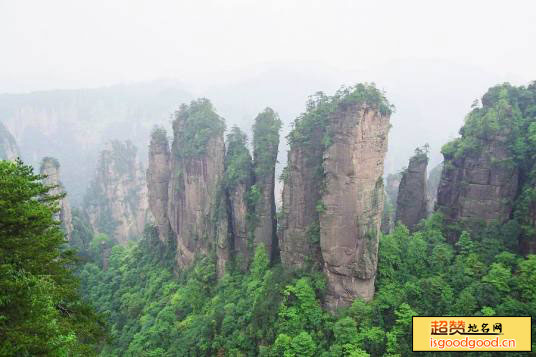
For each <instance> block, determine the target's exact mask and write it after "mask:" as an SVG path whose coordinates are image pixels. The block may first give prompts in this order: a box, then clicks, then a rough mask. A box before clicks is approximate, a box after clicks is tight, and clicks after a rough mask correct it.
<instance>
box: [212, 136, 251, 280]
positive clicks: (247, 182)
mask: <svg viewBox="0 0 536 357" xmlns="http://www.w3.org/2000/svg"><path fill="white" fill-rule="evenodd" d="M246 145H247V137H246V135H245V134H244V133H243V132H242V131H241V130H240V129H239V128H237V127H233V128H232V129H231V132H230V133H229V134H228V135H227V143H226V148H227V151H226V153H225V176H224V188H225V197H226V208H227V215H228V220H229V223H228V227H229V228H228V229H229V240H228V244H229V249H228V250H227V251H222V249H221V248H220V251H221V253H220V254H219V255H221V256H224V255H225V256H226V257H227V259H229V258H230V257H231V256H234V258H235V259H236V261H237V263H238V265H239V266H240V267H241V269H242V270H244V271H245V270H246V269H247V268H248V266H249V262H250V260H251V257H252V256H253V251H252V250H253V246H252V245H253V244H252V243H253V242H252V241H251V240H250V237H252V233H253V232H252V225H253V223H254V222H252V220H253V217H252V211H253V209H254V207H251V206H252V203H250V202H248V194H250V189H251V187H252V185H253V163H252V160H251V155H250V153H249V150H248V148H247V146H246Z"/></svg>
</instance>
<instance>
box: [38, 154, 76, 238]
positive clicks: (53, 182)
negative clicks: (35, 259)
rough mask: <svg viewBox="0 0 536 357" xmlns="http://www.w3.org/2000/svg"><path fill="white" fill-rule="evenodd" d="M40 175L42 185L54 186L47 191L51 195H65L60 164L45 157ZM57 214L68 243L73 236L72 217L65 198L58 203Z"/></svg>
mask: <svg viewBox="0 0 536 357" xmlns="http://www.w3.org/2000/svg"><path fill="white" fill-rule="evenodd" d="M40 174H41V175H44V176H45V178H44V179H43V183H44V184H45V185H47V186H54V188H53V189H52V190H50V191H49V193H50V194H51V195H60V194H64V193H65V189H64V187H63V184H62V183H61V181H60V164H59V162H58V160H56V159H54V158H52V157H45V158H44V159H43V161H42V162H41V169H40ZM59 206H60V207H59V208H60V210H59V212H58V213H57V216H56V218H57V219H58V220H59V221H61V223H62V227H63V230H64V231H65V237H66V239H67V240H68V241H70V240H71V237H72V234H73V216H72V212H71V206H70V204H69V200H68V199H67V196H65V197H63V198H62V199H61V200H60V202H59Z"/></svg>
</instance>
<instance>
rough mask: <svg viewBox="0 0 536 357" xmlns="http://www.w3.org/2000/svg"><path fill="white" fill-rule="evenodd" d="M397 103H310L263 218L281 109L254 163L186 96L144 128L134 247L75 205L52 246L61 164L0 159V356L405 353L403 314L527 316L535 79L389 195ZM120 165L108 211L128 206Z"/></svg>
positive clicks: (244, 147)
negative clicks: (170, 113) (139, 230)
mask: <svg viewBox="0 0 536 357" xmlns="http://www.w3.org/2000/svg"><path fill="white" fill-rule="evenodd" d="M392 111H393V107H392V106H391V105H390V104H389V102H388V101H387V99H386V97H385V96H384V94H383V93H382V92H381V91H379V90H378V89H376V88H375V87H374V86H373V85H368V84H358V85H356V86H353V87H349V88H342V89H341V90H339V91H338V92H336V93H335V94H334V95H333V96H328V95H325V94H323V93H318V94H317V95H315V96H314V97H312V98H311V100H310V101H309V102H308V105H307V107H306V110H305V112H304V113H303V114H302V115H300V116H298V118H297V119H296V122H295V125H294V128H293V131H292V132H291V134H290V136H289V139H290V143H291V149H290V151H289V160H288V163H287V168H286V169H285V170H284V171H283V174H282V175H281V177H280V180H281V181H282V182H283V183H284V186H285V188H284V190H283V200H282V201H283V206H282V207H281V208H279V210H278V212H277V214H276V211H275V210H276V208H275V203H274V201H275V200H274V196H273V195H274V180H275V163H276V162H275V161H276V157H277V150H278V143H279V130H280V125H281V122H280V120H279V118H278V116H277V114H276V113H275V112H274V111H273V110H272V109H270V108H267V109H266V110H264V111H263V112H261V113H260V114H259V115H258V116H257V117H256V118H255V119H254V124H253V134H254V136H253V145H252V146H253V150H252V152H250V149H249V147H248V144H247V143H248V140H247V135H246V134H244V133H243V132H242V131H241V130H240V129H239V128H237V127H233V128H232V129H231V130H230V131H229V134H228V135H227V137H226V140H225V141H224V128H225V122H224V119H223V118H222V117H220V116H219V115H218V114H217V113H216V111H215V108H214V107H213V106H212V104H211V103H210V101H208V100H207V99H198V100H195V101H192V102H191V103H190V104H189V105H183V106H181V107H180V108H179V110H178V111H177V112H176V113H175V120H174V122H173V139H172V143H171V145H169V141H168V140H169V139H168V137H167V134H166V132H165V130H163V129H161V128H155V129H154V130H153V133H152V135H151V145H150V147H149V169H148V171H147V179H146V180H145V181H146V182H147V185H148V187H147V191H148V196H149V207H150V210H151V212H152V217H148V218H147V219H146V220H145V222H146V225H145V229H144V231H143V234H140V235H141V236H139V237H132V238H133V239H129V240H121V239H118V236H117V234H116V233H114V231H106V230H98V229H95V228H94V227H93V225H92V223H91V215H89V214H87V212H84V211H80V210H78V209H74V210H73V214H72V220H71V223H70V224H72V234H70V236H69V237H70V240H69V242H66V241H65V240H64V239H62V237H63V233H65V232H62V230H61V229H62V228H61V227H63V229H65V227H66V222H59V221H58V220H57V219H61V220H64V218H63V217H64V216H65V215H63V216H62V215H61V214H60V215H59V217H58V213H59V212H61V211H60V208H61V207H64V206H61V207H60V205H59V203H60V202H61V201H60V200H61V199H63V198H64V197H63V193H62V191H57V190H55V189H56V188H58V187H59V186H46V184H47V183H48V184H53V185H56V184H57V182H59V181H58V180H57V179H58V177H52V176H54V175H56V176H57V175H58V174H57V172H56V171H54V170H52V171H51V170H43V171H42V172H43V173H45V174H49V175H50V176H51V177H50V178H46V177H43V176H39V175H34V174H33V172H32V169H31V167H29V166H25V165H24V164H22V163H21V162H10V161H0V174H1V175H0V193H1V194H2V196H1V199H0V238H2V239H1V240H0V269H2V271H3V274H2V275H1V277H0V287H2V290H1V295H0V297H1V299H0V336H2V337H3V339H2V340H1V341H0V355H6V356H27V355H50V356H73V355H74V356H90V355H97V356H136V357H137V356H154V357H155V356H269V357H276V356H277V357H279V356H281V357H298V356H326V357H335V356H353V357H355V356H407V355H412V354H413V352H412V336H411V324H412V317H413V316H419V315H421V316H426V315H427V316H536V255H533V253H534V246H536V243H535V241H536V237H535V233H534V232H535V229H536V228H535V212H536V209H535V207H536V196H535V194H534V184H535V182H536V181H535V180H536V179H535V175H536V172H535V168H534V163H535V159H536V156H535V155H536V151H535V148H536V84H531V85H529V86H527V87H523V86H522V87H515V86H512V85H510V84H502V85H498V86H495V87H492V88H490V90H489V91H488V92H487V93H486V94H485V95H484V96H483V97H482V101H481V104H480V103H478V102H475V104H474V106H473V108H472V109H471V111H470V112H469V114H468V115H467V118H466V122H465V125H464V126H463V127H462V128H461V130H460V134H461V136H460V138H458V139H455V140H453V141H452V142H450V143H447V144H446V145H445V146H444V147H443V155H444V158H445V160H444V163H443V170H442V171H441V174H439V171H438V170H434V174H433V179H429V180H428V182H427V180H426V164H427V162H428V153H427V150H426V148H424V149H418V150H417V151H416V155H415V156H414V157H413V158H412V159H411V160H410V165H409V168H408V170H405V171H404V172H403V173H402V174H401V175H400V176H399V178H391V179H388V183H387V187H386V188H384V184H383V178H382V170H383V159H384V155H385V150H386V144H387V136H388V130H389V115H390V114H391V113H392ZM116 145H117V144H116ZM131 156H132V155H123V156H122V155H115V156H114V165H112V166H110V170H108V171H110V172H109V175H103V177H102V179H101V180H100V182H101V183H102V185H103V187H105V188H106V192H110V193H113V195H111V196H110V197H108V198H106V197H104V196H102V197H101V196H99V198H101V199H102V200H103V202H105V203H117V204H126V203H128V202H129V199H128V197H130V196H129V195H128V194H127V193H129V192H131V191H132V190H129V189H125V187H126V186H125V185H126V184H125V183H126V182H127V183H128V179H126V178H121V176H117V175H115V173H116V172H115V171H116V169H118V168H121V167H123V168H124V167H130V166H132V167H134V166H133V165H134V163H133V161H132V160H131ZM49 161H50V162H51V164H53V165H52V166H54V167H55V168H56V169H57V167H58V166H57V162H56V161H54V159H50V160H49ZM125 165H126V166H125ZM129 165H130V166H129ZM49 166H50V165H49ZM105 166H106V165H105ZM107 167H108V166H107ZM119 171H121V170H119ZM138 171H139V170H138ZM133 172H134V171H133ZM136 172H137V171H136ZM116 176H117V177H116ZM127 176H128V177H131V176H132V175H127ZM439 176H440V178H439ZM109 177H116V179H114V180H111V179H109ZM131 178H132V177H131ZM51 179H54V180H51ZM397 180H400V194H398V190H399V188H398V187H397V185H398V181H397ZM395 181H396V182H395ZM432 181H434V182H432ZM435 181H439V184H437V182H435ZM429 182H432V183H431V184H429ZM138 186H139V185H138ZM138 186H136V187H138ZM430 187H437V190H438V194H437V204H436V205H435V210H434V211H433V212H431V213H430V212H429V211H428V210H429V207H430V202H429V201H428V200H430V199H435V196H434V194H433V192H432V193H430V192H429V191H430V189H429V188H430ZM134 191H136V192H138V190H137V189H136V190H134ZM385 191H386V192H387V195H388V196H389V197H388V199H385V198H384V194H386V193H385ZM58 192H59V194H58ZM91 192H93V191H90V193H89V194H88V195H90V197H89V198H95V197H93V196H94V194H93V196H91ZM397 195H398V197H397ZM105 198H106V199H105ZM384 202H389V205H390V206H389V207H386V208H385V210H384V206H383V203H384ZM395 202H396V203H398V204H397V205H396V210H397V212H396V215H395V214H394V213H393V212H392V209H393V206H392V203H395ZM412 202H413V203H414V204H412ZM416 203H418V210H417V211H415V212H414V211H413V210H414V209H415V208H416V207H417V205H416ZM108 210H113V208H109V209H108ZM408 210H410V211H408ZM103 212H107V211H103ZM102 215H103V217H108V216H107V214H106V213H103V214H102ZM382 217H383V219H384V220H385V221H384V222H381V219H382ZM393 217H397V219H398V222H396V223H395V222H392V220H393ZM118 220H122V219H118ZM60 223H63V226H62V225H61V224H60ZM403 223H406V224H407V225H408V226H409V228H408V227H406V226H405V225H404V224H403ZM380 227H381V228H382V230H381V231H380ZM66 233H69V232H66ZM70 248H74V249H76V250H77V251H78V264H75V260H74V252H73V251H71V249H70ZM77 279H79V283H80V284H78V281H77ZM532 336H536V324H533V330H532ZM534 340H535V339H533V341H534ZM453 355H455V354H453ZM481 355H485V354H484V353H481ZM491 355H493V354H489V356H491ZM512 355H516V354H515V353H514V354H512ZM517 355H520V356H521V355H527V354H524V353H517Z"/></svg>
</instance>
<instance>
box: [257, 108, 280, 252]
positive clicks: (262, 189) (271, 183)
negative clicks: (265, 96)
mask: <svg viewBox="0 0 536 357" xmlns="http://www.w3.org/2000/svg"><path fill="white" fill-rule="evenodd" d="M280 129H281V120H280V119H279V117H278V115H277V114H276V113H275V112H274V111H273V110H272V109H271V108H266V109H265V110H264V111H263V112H262V113H260V114H259V115H258V116H257V117H256V118H255V124H254V125H253V159H254V167H255V188H256V189H257V190H258V192H259V193H260V195H259V197H258V199H257V201H256V202H255V215H256V219H257V222H255V232H254V245H255V246H258V245H260V244H262V245H264V247H265V248H266V251H267V253H268V255H269V256H270V258H271V260H272V261H273V260H274V259H275V258H276V257H277V255H278V254H279V248H278V242H277V222H276V209H275V197H274V188H275V164H276V162H277V152H278V148H279V130H280Z"/></svg>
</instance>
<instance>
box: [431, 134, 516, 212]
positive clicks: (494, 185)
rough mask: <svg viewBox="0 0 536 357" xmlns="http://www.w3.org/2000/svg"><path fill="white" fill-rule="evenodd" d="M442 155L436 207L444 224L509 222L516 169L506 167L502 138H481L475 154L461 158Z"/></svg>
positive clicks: (495, 136) (467, 154)
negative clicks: (441, 214)
mask: <svg viewBox="0 0 536 357" xmlns="http://www.w3.org/2000/svg"><path fill="white" fill-rule="evenodd" d="M454 145H457V144H454ZM443 154H444V157H445V163H444V167H443V172H442V174H441V180H440V183H439V188H438V194H437V207H438V210H440V211H441V212H443V214H444V215H445V218H446V219H447V221H448V222H458V221H460V222H461V221H463V222H467V223H471V222H475V223H476V222H486V223H491V222H493V221H497V222H504V221H506V220H507V219H509V217H510V214H511V212H512V208H513V204H514V199H515V196H516V193H517V186H518V169H517V167H516V166H515V165H509V164H508V163H507V162H508V160H509V159H510V158H511V153H510V151H509V149H508V146H507V144H506V136H504V135H492V136H486V137H481V138H480V145H479V149H478V150H473V151H467V152H465V153H464V154H462V155H456V154H451V153H450V152H448V151H444V152H443ZM501 162H502V163H503V164H501Z"/></svg>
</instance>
